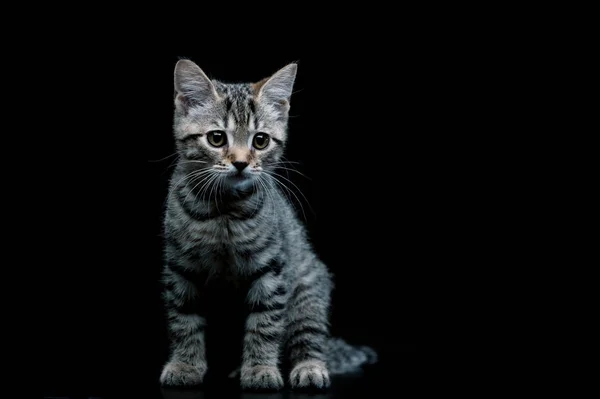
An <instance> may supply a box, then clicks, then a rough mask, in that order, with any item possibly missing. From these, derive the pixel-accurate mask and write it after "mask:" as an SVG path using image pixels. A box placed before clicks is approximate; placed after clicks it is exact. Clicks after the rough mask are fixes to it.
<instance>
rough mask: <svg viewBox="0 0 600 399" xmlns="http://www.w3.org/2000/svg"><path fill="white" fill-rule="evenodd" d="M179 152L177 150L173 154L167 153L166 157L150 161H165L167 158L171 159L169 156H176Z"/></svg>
mask: <svg viewBox="0 0 600 399" xmlns="http://www.w3.org/2000/svg"><path fill="white" fill-rule="evenodd" d="M177 154H179V153H177V152H174V153H173V154H171V155H167V156H166V157H164V158H161V159H149V160H148V162H162V161H164V160H166V159H169V158H171V157H173V156H176V155H177Z"/></svg>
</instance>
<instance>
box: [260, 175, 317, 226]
mask: <svg viewBox="0 0 600 399" xmlns="http://www.w3.org/2000/svg"><path fill="white" fill-rule="evenodd" d="M266 175H267V176H269V177H270V178H271V180H273V181H274V182H276V183H277V184H279V185H280V186H281V187H282V188H284V189H285V190H287V191H288V192H289V193H290V194H292V195H293V196H294V197H295V198H296V201H298V205H299V206H300V209H301V210H302V215H303V216H304V220H305V221H307V220H308V219H307V217H306V213H305V212H304V206H303V205H302V201H301V200H300V198H298V196H297V195H296V194H295V193H294V191H293V190H292V189H290V188H289V187H287V186H286V185H285V184H284V183H283V182H281V181H279V180H278V179H277V177H276V176H279V177H281V178H283V179H285V177H284V176H281V175H277V174H276V173H274V172H271V171H267V174H266ZM286 180H288V179H286ZM288 181H289V182H290V183H292V185H294V187H296V189H298V191H299V193H300V194H301V195H302V197H304V200H305V201H306V203H307V205H308V207H309V208H310V210H311V212H312V213H313V214H314V213H315V212H314V210H313V209H312V207H311V206H310V203H309V202H308V199H307V198H306V196H305V195H304V194H302V192H301V191H300V189H299V188H298V186H296V185H295V184H294V183H293V182H292V181H290V180H288ZM283 193H284V194H285V191H284V192H283ZM290 202H291V198H290Z"/></svg>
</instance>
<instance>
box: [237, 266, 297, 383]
mask: <svg viewBox="0 0 600 399" xmlns="http://www.w3.org/2000/svg"><path fill="white" fill-rule="evenodd" d="M286 294H287V292H286V289H285V286H284V285H283V282H282V281H281V279H280V278H279V277H278V276H277V273H276V272H274V271H269V272H267V273H266V274H264V275H263V276H262V277H260V278H259V279H257V280H256V281H255V282H254V283H253V284H252V286H251V287H250V290H249V292H248V302H249V303H250V312H251V313H250V315H249V316H248V319H247V320H246V333H245V336H244V347H243V358H242V368H241V372H240V382H241V385H242V388H244V389H267V390H276V389H281V388H283V384H284V383H283V378H282V376H281V372H280V371H279V357H280V356H279V355H280V351H281V340H282V337H283V331H284V317H283V312H284V308H285V301H286Z"/></svg>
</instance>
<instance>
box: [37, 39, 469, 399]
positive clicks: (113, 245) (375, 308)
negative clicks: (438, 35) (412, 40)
mask: <svg viewBox="0 0 600 399" xmlns="http://www.w3.org/2000/svg"><path fill="white" fill-rule="evenodd" d="M323 50H326V51H323ZM218 54H219V55H217V53H216V52H215V53H211V52H195V53H194V52H191V53H190V52H187V53H186V52H181V53H178V54H171V55H165V56H156V55H149V54H146V55H144V56H136V57H132V58H129V59H127V60H126V61H121V60H114V59H110V60H107V58H104V59H102V58H100V57H99V58H94V59H93V61H94V62H95V64H94V65H95V66H94V69H93V75H94V77H95V78H96V80H95V81H94V82H93V83H92V84H91V86H86V90H88V92H89V93H92V94H91V95H86V96H83V97H81V96H77V95H73V96H70V95H69V94H67V97H68V99H69V101H70V102H71V107H75V108H76V109H80V110H81V112H80V113H81V114H82V115H81V116H79V117H74V118H71V119H70V120H69V122H68V124H67V126H66V128H65V131H68V132H73V134H75V135H76V134H78V133H79V132H80V129H81V126H82V125H83V126H85V127H86V132H87V133H88V134H87V135H86V136H85V140H83V139H82V141H81V143H79V148H81V147H82V146H85V147H86V148H87V149H88V152H86V153H85V154H83V155H81V154H80V153H78V152H77V151H73V152H70V151H67V153H68V155H69V157H68V162H67V163H66V164H65V168H67V170H69V169H68V168H69V165H71V169H70V170H72V165H73V164H77V165H81V168H80V169H81V170H83V171H85V172H86V177H85V178H77V179H76V181H77V184H75V185H72V184H71V183H72V181H73V180H74V179H70V180H68V183H69V184H65V186H67V187H65V190H67V189H69V190H71V191H68V193H65V197H63V198H69V197H68V196H69V194H71V195H73V196H74V197H76V198H78V200H72V201H63V202H62V207H61V208H60V209H61V212H58V211H57V214H58V216H59V220H58V221H57V223H61V224H66V226H68V230H67V231H68V232H67V233H66V234H63V235H61V236H60V238H58V239H57V238H54V239H56V240H58V241H59V243H60V248H61V249H64V250H63V251H62V252H60V257H59V259H60V261H59V267H56V268H55V269H53V272H52V276H51V277H52V280H51V281H49V282H48V286H49V287H51V289H50V291H49V295H48V296H47V297H46V299H45V301H44V302H45V303H44V305H45V306H46V314H48V315H50V318H51V321H50V322H49V323H48V324H47V325H46V327H45V334H44V338H45V340H46V341H45V344H44V347H45V348H46V349H47V354H46V356H45V357H44V359H45V360H44V362H43V370H44V371H43V373H44V377H45V379H44V381H45V384H46V385H45V386H46V387H48V388H47V392H49V393H54V394H56V393H68V392H74V391H77V392H84V393H92V392H98V393H100V394H101V393H102V392H105V391H107V390H109V389H110V388H113V387H115V386H116V385H119V384H121V383H125V384H129V385H130V386H134V387H138V388H139V389H143V388H145V387H150V388H152V387H154V386H155V385H156V384H157V380H158V375H159V373H160V369H161V366H162V364H163V363H164V362H165V361H166V360H167V342H166V334H165V326H164V320H163V315H162V309H161V302H160V285H159V283H158V279H159V278H160V271H161V268H162V239H161V222H162V212H163V209H164V204H165V198H166V193H167V191H166V188H167V182H168V178H169V175H170V171H171V170H172V168H171V162H172V161H173V157H170V156H171V155H172V154H173V153H174V142H173V138H172V132H171V129H172V116H173V113H172V111H173V69H174V66H175V63H176V62H177V60H178V59H179V58H180V57H183V58H189V59H191V60H192V61H194V62H196V63H197V64H198V65H199V66H200V67H201V68H202V69H203V70H204V72H205V73H206V74H207V75H208V76H209V77H211V78H215V79H220V80H224V81H230V82H236V81H239V82H245V81H258V80H260V79H262V78H264V77H267V76H269V75H271V74H272V73H274V72H276V71H277V70H278V69H279V68H281V67H283V66H285V65H286V64H287V63H289V62H297V63H298V75H297V79H296V83H295V87H294V94H293V95H292V99H291V110H290V115H291V118H290V128H289V140H288V148H287V152H286V158H287V159H288V160H290V161H294V162H299V164H295V165H294V168H296V169H297V170H298V171H300V172H301V173H303V174H304V175H306V176H307V177H308V178H306V177H303V176H300V175H299V174H297V173H293V172H289V175H288V174H285V176H286V177H289V179H290V180H291V181H292V182H293V183H294V184H295V185H296V186H297V188H294V187H292V186H290V188H291V189H293V190H294V193H295V194H296V195H297V196H298V197H299V198H300V203H301V204H302V208H303V210H304V215H303V214H302V212H300V215H301V217H302V218H303V220H304V221H305V223H306V225H307V227H308V231H309V236H310V238H311V240H312V242H313V244H314V248H315V250H316V252H317V253H318V254H319V256H320V257H321V258H322V259H323V260H324V261H325V262H326V264H327V265H328V266H329V268H330V269H331V271H332V272H333V273H334V274H335V284H336V289H335V291H334V294H333V308H332V332H333V334H334V335H336V336H341V337H344V338H346V339H347V340H348V341H350V342H351V343H356V344H361V345H362V344H364V345H370V346H372V347H374V348H375V349H376V350H377V351H378V352H379V353H380V358H381V363H382V364H383V365H385V367H386V370H387V371H386V372H387V373H388V374H389V375H390V379H394V378H396V377H397V372H398V370H406V369H407V368H410V367H412V366H410V365H409V364H412V363H413V362H414V361H415V354H416V352H417V344H418V345H419V348H423V343H421V342H418V337H420V336H421V334H423V332H422V331H421V330H422V326H423V323H424V320H425V319H426V318H427V317H428V311H427V310H425V308H426V304H427V301H428V298H427V296H428V294H427V292H428V291H429V289H428V286H427V285H428V283H427V281H430V280H432V279H435V278H437V276H436V273H438V272H439V271H440V270H441V274H442V275H445V274H447V273H448V271H447V268H448V267H450V265H449V264H448V259H452V262H456V261H458V262H460V261H461V259H460V258H456V257H453V253H454V251H455V250H456V249H455V244H456V242H457V240H458V238H457V231H458V230H459V228H460V227H461V226H460V225H458V226H457V224H456V222H457V221H459V223H460V218H461V215H460V211H459V210H458V208H457V207H456V203H457V202H458V200H459V199H458V197H459V194H458V193H459V192H460V184H461V183H460V182H461V180H462V176H461V174H460V172H459V171H460V169H461V168H462V162H463V160H462V159H461V157H460V156H459V155H458V152H456V151H454V150H455V149H456V148H458V147H461V146H462V143H463V140H464V137H463V136H462V135H461V134H460V131H461V129H464V128H466V126H465V125H466V123H463V122H462V121H461V118H462V115H461V113H462V112H463V111H462V110H461V101H462V100H461V88H460V83H461V82H460V81H459V79H458V78H457V77H456V75H453V74H452V71H453V70H454V69H453V68H454V67H453V59H452V57H451V56H449V54H448V53H447V52H445V51H434V49H432V48H431V47H428V48H420V47H415V48H406V47H401V48H398V49H397V51H395V52H394V51H392V52H390V51H387V52H380V51H378V50H376V49H371V50H369V49H365V50H362V51H361V52H360V53H357V52H356V51H355V50H353V49H346V48H337V47H335V46H331V47H326V46H322V47H320V48H319V50H318V51H306V50H304V51H287V52H282V51H277V50H262V51H255V52H252V51H251V52H249V53H246V54H244V56H239V54H235V53H231V52H228V51H226V52H224V53H218ZM399 55H404V56H403V57H399ZM92 58H93V57H92ZM442 64H443V65H445V67H441V65H442ZM71 72H72V73H74V74H75V75H76V76H79V74H82V75H84V76H85V77H86V78H87V77H89V76H88V74H87V71H84V72H82V71H81V70H78V71H69V73H71ZM90 109H93V112H92V111H90V112H88V111H89V110H90ZM90 113H91V114H93V116H92V117H91V116H90ZM90 118H92V119H93V121H94V123H93V124H90ZM449 126H450V128H449ZM457 132H458V134H457ZM92 166H93V168H92ZM144 171H145V175H146V181H145V182H144V179H143V177H142V176H143V175H144ZM72 173H74V174H76V173H77V172H72ZM57 209H59V208H57ZM298 209H300V208H298ZM142 238H143V239H145V242H142ZM440 268H441V269H440ZM420 350H421V349H420ZM407 359H410V360H407Z"/></svg>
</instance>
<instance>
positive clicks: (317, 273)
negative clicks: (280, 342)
mask: <svg viewBox="0 0 600 399" xmlns="http://www.w3.org/2000/svg"><path fill="white" fill-rule="evenodd" d="M331 288H332V284H331V278H330V276H329V274H328V273H327V270H326V268H325V267H324V265H323V264H321V263H316V264H315V265H314V266H311V268H310V271H308V272H307V273H306V274H305V275H304V277H302V278H301V279H300V281H299V282H298V284H297V285H296V287H295V289H294V291H293V293H292V296H291V297H290V301H289V313H288V323H289V324H288V326H287V340H286V353H287V355H288V356H289V361H290V364H291V372H290V384H291V387H292V388H317V389H324V388H327V387H329V385H330V379H329V371H328V369H327V363H326V350H327V346H326V345H327V340H328V338H329V319H328V317H329V316H328V314H329V306H330V295H331Z"/></svg>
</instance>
